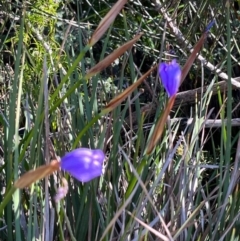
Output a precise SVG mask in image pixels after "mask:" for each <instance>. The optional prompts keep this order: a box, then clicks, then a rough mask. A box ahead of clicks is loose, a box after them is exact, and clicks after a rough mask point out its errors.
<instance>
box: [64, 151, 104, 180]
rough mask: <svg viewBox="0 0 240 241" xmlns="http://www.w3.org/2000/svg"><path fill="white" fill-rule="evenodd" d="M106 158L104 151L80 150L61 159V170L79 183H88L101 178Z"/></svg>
mask: <svg viewBox="0 0 240 241" xmlns="http://www.w3.org/2000/svg"><path fill="white" fill-rule="evenodd" d="M104 158H105V155H104V153H103V151H102V150H98V149H96V150H91V149H88V148H79V149H76V150H73V151H71V152H69V153H67V154H66V155H65V156H64V157H62V158H61V168H62V170H64V171H66V172H69V173H70V174H71V175H72V176H74V177H75V178H76V179H78V180H79V181H81V182H88V181H90V180H92V179H93V178H95V177H99V176H101V174H102V168H103V161H104Z"/></svg>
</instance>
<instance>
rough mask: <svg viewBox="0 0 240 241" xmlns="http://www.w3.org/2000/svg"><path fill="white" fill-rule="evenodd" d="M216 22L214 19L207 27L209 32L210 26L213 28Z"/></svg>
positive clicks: (206, 30)
mask: <svg viewBox="0 0 240 241" xmlns="http://www.w3.org/2000/svg"><path fill="white" fill-rule="evenodd" d="M214 24H215V20H212V21H211V22H210V23H209V24H208V26H207V27H206V29H205V32H208V31H209V30H210V28H211V27H212V26H213V25H214Z"/></svg>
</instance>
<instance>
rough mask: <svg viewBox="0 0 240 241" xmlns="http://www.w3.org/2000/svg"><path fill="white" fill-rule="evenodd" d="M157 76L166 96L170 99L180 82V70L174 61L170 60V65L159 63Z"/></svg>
mask: <svg viewBox="0 0 240 241" xmlns="http://www.w3.org/2000/svg"><path fill="white" fill-rule="evenodd" d="M159 75H160V78H161V80H162V84H163V86H164V88H165V90H166V91H167V93H168V96H169V97H172V96H173V95H175V94H176V93H177V91H178V87H179V85H180V80H181V68H180V66H179V64H178V63H177V62H176V60H175V59H174V60H172V62H171V63H161V64H160V66H159Z"/></svg>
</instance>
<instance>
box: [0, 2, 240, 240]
mask: <svg viewBox="0 0 240 241" xmlns="http://www.w3.org/2000/svg"><path fill="white" fill-rule="evenodd" d="M236 2H239V1H235V4H234V5H230V6H228V7H226V6H225V5H223V3H222V2H221V1H210V0H207V1H172V2H171V3H168V2H167V1H160V4H162V5H161V7H164V8H165V9H164V13H167V14H168V16H169V17H170V18H171V19H172V22H173V23H174V24H175V25H176V26H177V28H178V29H179V30H180V31H181V33H182V35H181V36H182V37H184V38H185V39H186V41H187V42H184V41H180V37H179V34H178V33H176V32H173V31H172V29H171V27H170V24H169V23H166V16H164V13H163V12H161V10H160V8H158V7H159V6H157V5H156V6H153V5H152V1H129V2H128V4H127V5H126V6H125V8H124V11H122V12H121V14H120V15H119V16H118V17H117V19H116V21H115V22H114V23H113V24H112V26H111V27H110V29H109V31H107V32H106V34H105V35H104V36H103V38H102V39H101V40H100V41H99V42H98V43H97V44H96V45H94V46H93V48H92V49H89V48H88V47H86V44H87V42H88V40H89V38H90V37H91V36H92V34H93V31H94V30H95V29H96V28H97V26H98V24H99V22H100V20H101V18H102V17H103V16H105V15H106V13H107V12H108V11H109V9H110V8H111V6H112V4H113V3H115V1H100V2H99V1H98V2H97V1H95V2H94V1H93V2H92V3H90V2H89V1H63V2H60V1H54V0H50V1H46V0H45V1H40V0H38V1H34V2H33V3H31V4H30V3H29V2H23V3H20V2H18V3H12V2H11V4H10V2H8V1H6V3H0V7H1V9H3V10H1V11H0V16H6V17H5V18H1V19H2V20H1V25H0V39H1V42H0V49H1V60H0V63H1V64H0V65H1V68H0V69H1V72H0V80H1V81H0V104H1V106H0V107H1V111H0V191H1V195H0V240H9V241H12V240H122V241H125V240H132V241H133V240H158V238H159V240H189V241H190V240H238V239H239V231H238V230H239V227H240V223H239V213H240V201H239V200H240V198H239V184H238V179H239V163H240V162H239V155H238V153H239V148H240V147H239V143H238V142H239V130H238V129H237V131H236V132H235V131H234V130H233V129H232V126H231V125H232V122H231V120H232V119H233V116H238V115H239V107H238V106H237V107H236V103H237V102H238V100H239V97H238V95H239V92H238V91H239V90H235V91H236V93H237V94H235V92H234V90H232V86H231V81H230V77H231V76H232V77H236V76H238V74H239V66H238V61H237V59H238V57H239V52H240V51H239V46H238V43H239V36H240V35H239V20H238V17H239V16H238V15H237V13H238V9H235V8H236V6H237V5H236ZM2 11H3V12H2ZM230 16H232V17H230ZM72 18H73V20H74V21H73V22H72V24H71V25H69V21H70V20H71V19H72ZM212 18H215V19H216V25H215V26H214V27H213V29H212V30H211V33H209V34H208V36H207V38H206V41H205V46H204V48H203V49H202V51H201V54H202V55H203V56H204V57H205V58H206V60H208V61H210V62H211V63H212V64H213V65H215V66H217V67H218V68H221V70H222V71H223V72H226V73H227V74H228V76H229V80H228V87H227V88H228V93H227V94H226V95H227V99H226V95H225V93H224V92H223V91H221V90H220V89H221V88H220V87H219V88H217V87H216V85H217V81H218V79H219V78H218V74H219V73H215V72H214V71H212V70H209V69H207V67H204V66H203V65H201V63H200V62H198V61H196V62H195V64H194V66H193V67H192V69H191V71H190V73H189V75H188V77H187V78H186V80H185V82H184V83H183V85H182V86H181V89H180V92H182V91H188V92H185V93H184V98H182V99H180V101H179V102H177V103H178V104H177V106H175V107H174V109H173V111H172V113H171V117H170V118H171V121H169V122H168V123H167V124H166V129H165V132H164V134H163V137H162V140H161V142H160V143H159V144H158V145H157V147H156V149H155V150H154V152H153V153H152V154H151V155H149V156H148V155H146V154H145V153H146V146H147V143H148V141H149V139H150V138H151V133H152V131H153V129H154V125H155V123H156V121H157V120H158V117H159V115H160V114H161V112H162V110H163V109H164V106H165V103H166V96H165V94H164V92H163V90H162V87H161V86H160V85H159V81H158V78H157V77H156V76H157V74H156V73H152V74H151V75H150V76H149V78H148V79H147V80H146V81H145V83H144V84H143V85H142V86H141V87H140V88H139V89H138V90H136V91H135V92H134V94H132V95H131V96H129V98H128V99H127V100H126V101H125V102H124V103H123V104H122V105H121V106H118V107H117V108H116V109H115V110H114V111H112V112H111V113H110V114H108V115H105V116H101V115H100V114H99V113H100V111H101V110H102V109H103V108H104V106H105V104H106V103H107V102H109V101H110V100H111V99H112V98H113V97H115V96H116V95H117V94H119V93H121V92H122V91H123V90H124V89H125V88H126V86H128V85H131V84H132V83H134V82H135V81H136V80H137V79H138V78H139V77H140V76H141V75H142V74H144V73H145V72H146V71H147V70H148V69H149V68H150V67H151V66H152V65H153V62H157V61H159V59H161V61H165V60H166V59H167V58H168V54H169V53H170V54H172V55H174V57H175V58H177V59H178V62H179V63H180V64H181V65H182V66H183V65H184V63H185V62H186V59H187V57H188V56H189V54H190V50H189V48H188V47H187V45H188V44H187V43H189V44H191V45H192V46H194V44H195V43H196V42H197V40H198V39H199V37H200V36H201V34H202V32H203V31H204V29H205V27H206V26H207V24H208V23H209V22H210V21H211V20H212ZM230 18H233V19H231V20H232V21H230ZM165 23H166V24H165ZM138 31H142V32H144V35H143V37H142V38H141V40H140V41H138V42H137V44H136V45H135V46H134V48H133V49H132V50H131V51H129V52H127V53H126V54H124V55H123V56H121V57H119V59H117V60H116V61H115V62H114V63H113V64H112V65H111V66H109V67H108V68H107V69H106V70H104V71H102V72H101V73H100V74H98V75H97V76H93V77H92V78H91V79H89V81H85V79H84V78H85V76H86V72H87V70H88V69H90V68H91V67H93V66H94V65H95V64H96V63H98V62H99V61H100V60H102V59H104V57H106V56H107V55H108V54H109V53H111V52H112V51H113V50H114V49H116V47H118V46H120V45H122V44H123V43H125V42H126V41H127V40H130V39H132V38H133V36H134V35H135V34H136V33H137V32H138ZM232 49H233V50H234V51H232ZM170 50H172V52H171V51H170ZM11 67H12V71H11ZM219 81H220V79H219ZM203 85H208V86H207V87H206V88H204V89H202V90H201V91H200V94H199V96H198V99H197V100H196V99H195V95H194V98H193V99H191V100H189V101H186V99H187V98H188V95H187V94H188V93H189V92H191V90H192V89H195V88H197V87H200V86H203ZM219 85H220V84H219ZM46 87H48V88H46ZM46 89H48V91H47V92H48V94H49V95H47V96H46ZM142 89H144V92H143V91H142ZM216 89H217V91H215V90H216ZM216 95H217V97H216ZM46 103H48V105H49V109H48V108H47V105H46ZM150 103H154V105H151V108H154V109H153V111H151V108H148V106H149V104H150ZM212 107H214V108H215V110H212ZM235 107H236V108H235ZM47 111H49V113H47ZM215 117H216V119H219V120H220V119H222V121H223V119H225V118H227V121H226V125H223V124H222V125H221V127H218V128H216V127H212V128H211V129H210V130H209V129H207V124H208V122H207V121H208V119H214V118H215ZM174 118H175V119H174ZM177 118H178V119H177ZM176 119H177V121H176ZM48 124H49V126H50V128H48ZM205 127H206V128H205ZM209 143H210V144H209ZM76 147H88V148H101V149H103V150H104V152H105V153H106V161H105V170H104V173H103V175H102V176H101V178H99V179H96V180H93V181H92V182H90V183H86V184H82V183H79V182H78V181H76V180H75V179H73V178H72V177H70V176H68V175H64V174H63V173H58V174H54V175H52V176H51V177H49V179H45V180H41V181H39V182H37V183H34V184H33V185H32V186H31V187H30V188H26V189H24V190H15V188H14V187H13V183H14V181H15V180H16V179H17V178H18V177H19V176H20V175H21V174H23V173H25V172H26V171H28V170H31V169H34V168H36V167H38V166H40V165H43V164H45V163H46V162H47V160H48V159H55V158H56V157H57V156H62V155H64V153H66V152H67V151H69V150H71V149H74V148H76ZM63 175H64V176H65V177H66V179H67V180H68V185H69V191H68V194H67V196H66V197H65V198H64V199H63V200H62V201H61V202H59V203H55V202H54V195H55V193H56V189H57V188H58V187H60V186H61V185H62V183H61V182H62V181H61V180H62V177H63Z"/></svg>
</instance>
